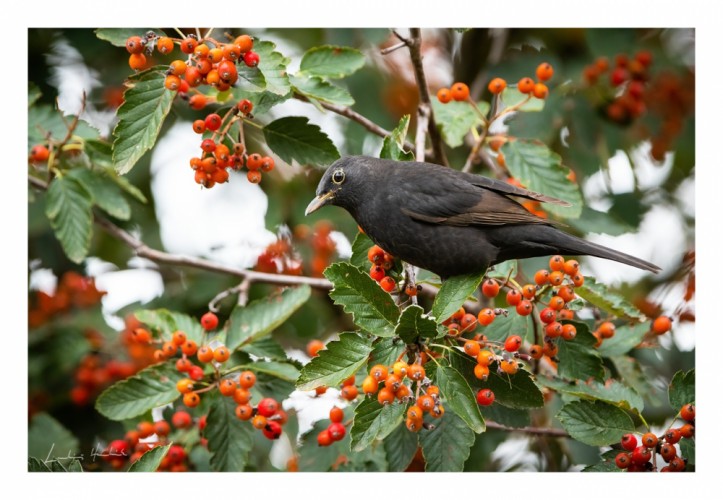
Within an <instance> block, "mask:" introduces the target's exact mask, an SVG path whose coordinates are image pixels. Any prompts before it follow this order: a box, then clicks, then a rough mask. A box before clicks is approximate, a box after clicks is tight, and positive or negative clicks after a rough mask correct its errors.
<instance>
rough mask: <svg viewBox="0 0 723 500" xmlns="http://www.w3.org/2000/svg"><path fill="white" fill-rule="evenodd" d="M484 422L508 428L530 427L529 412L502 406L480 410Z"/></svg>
mask: <svg viewBox="0 0 723 500" xmlns="http://www.w3.org/2000/svg"><path fill="white" fill-rule="evenodd" d="M480 411H481V412H482V416H483V417H484V419H485V420H486V421H488V422H489V421H490V420H491V421H492V422H496V423H498V424H502V425H506V426H508V427H518V428H519V427H526V426H528V425H530V412H529V411H528V410H517V409H514V408H507V407H506V406H502V405H491V406H485V407H484V408H480Z"/></svg>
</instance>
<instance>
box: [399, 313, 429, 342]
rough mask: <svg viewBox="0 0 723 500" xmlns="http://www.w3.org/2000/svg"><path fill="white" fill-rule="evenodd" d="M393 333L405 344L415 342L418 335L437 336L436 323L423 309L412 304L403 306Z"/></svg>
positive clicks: (425, 336)
mask: <svg viewBox="0 0 723 500" xmlns="http://www.w3.org/2000/svg"><path fill="white" fill-rule="evenodd" d="M394 335H396V336H397V337H400V338H401V339H402V340H403V341H404V342H406V343H407V344H411V343H413V342H416V341H417V340H418V339H419V338H420V337H424V338H428V339H431V338H434V337H436V336H437V323H435V321H434V320H433V319H431V318H429V317H428V316H427V315H425V314H424V309H422V308H421V307H419V306H418V305H414V304H412V305H410V306H407V307H406V308H404V310H403V311H402V314H401V316H399V322H398V323H397V327H396V328H395V329H394Z"/></svg>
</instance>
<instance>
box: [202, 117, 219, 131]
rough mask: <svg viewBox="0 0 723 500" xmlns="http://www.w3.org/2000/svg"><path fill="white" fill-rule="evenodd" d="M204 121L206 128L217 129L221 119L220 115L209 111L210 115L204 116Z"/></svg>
mask: <svg viewBox="0 0 723 500" xmlns="http://www.w3.org/2000/svg"><path fill="white" fill-rule="evenodd" d="M204 121H205V123H206V128H207V129H208V130H213V131H215V130H218V129H219V128H221V123H222V120H221V117H220V116H218V115H217V114H216V113H211V114H210V115H208V116H207V117H206V120H204Z"/></svg>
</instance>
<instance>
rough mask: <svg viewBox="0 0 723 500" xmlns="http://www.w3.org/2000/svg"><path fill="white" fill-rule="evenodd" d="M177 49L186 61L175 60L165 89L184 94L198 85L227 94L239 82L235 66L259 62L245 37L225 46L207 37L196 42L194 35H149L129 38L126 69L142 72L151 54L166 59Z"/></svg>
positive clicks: (252, 43) (255, 64) (239, 37)
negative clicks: (207, 86) (128, 67)
mask: <svg viewBox="0 0 723 500" xmlns="http://www.w3.org/2000/svg"><path fill="white" fill-rule="evenodd" d="M176 45H178V46H179V48H180V49H181V52H183V53H184V54H187V55H188V58H187V59H186V61H182V60H180V59H177V60H175V61H173V62H172V63H171V68H170V70H169V72H168V78H167V79H166V88H168V89H170V90H178V91H180V92H187V91H188V88H189V87H198V86H199V85H213V86H215V87H217V88H218V90H219V91H223V90H228V89H229V88H230V87H231V85H233V84H234V83H236V80H237V79H238V70H237V69H236V64H237V63H240V62H243V63H244V64H246V66H249V67H256V66H258V64H259V60H260V58H259V55H258V54H257V53H256V52H254V51H253V50H252V49H253V46H254V40H253V38H251V37H250V36H248V35H241V36H238V37H236V38H233V39H231V40H229V42H226V43H224V42H219V41H218V40H215V39H213V38H210V37H206V38H203V39H201V40H198V38H197V37H196V36H195V35H186V36H185V37H184V38H171V37H167V36H162V37H159V36H158V35H157V34H156V33H154V32H153V31H149V32H147V33H146V34H145V35H143V36H131V37H129V38H128V39H127V40H126V50H127V51H128V52H129V53H130V57H129V59H128V65H129V66H130V67H131V69H134V70H137V71H139V70H142V69H145V68H146V67H147V63H148V60H147V56H151V55H152V54H153V52H154V50H157V51H158V52H159V53H161V54H164V55H167V54H170V53H171V52H173V49H174V47H175V46H176ZM179 63H180V64H179ZM183 82H185V83H183Z"/></svg>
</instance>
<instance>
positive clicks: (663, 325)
mask: <svg viewBox="0 0 723 500" xmlns="http://www.w3.org/2000/svg"><path fill="white" fill-rule="evenodd" d="M671 326H673V322H672V321H671V319H670V318H669V317H668V316H658V317H657V318H655V321H653V332H654V333H656V334H657V335H662V334H664V333H666V332H667V331H669V330H670V327H671Z"/></svg>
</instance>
